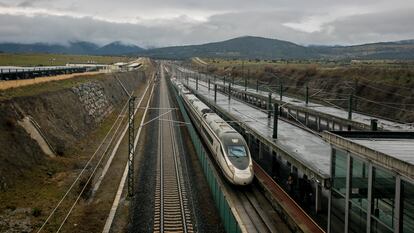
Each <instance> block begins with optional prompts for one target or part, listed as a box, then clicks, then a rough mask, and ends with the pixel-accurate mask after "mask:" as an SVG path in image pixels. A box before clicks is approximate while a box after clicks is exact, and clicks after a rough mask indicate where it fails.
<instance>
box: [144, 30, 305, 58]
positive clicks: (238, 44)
mask: <svg viewBox="0 0 414 233" xmlns="http://www.w3.org/2000/svg"><path fill="white" fill-rule="evenodd" d="M144 54H145V55H148V56H150V57H155V58H166V59H185V58H190V57H226V58H261V59H298V58H311V57H313V54H312V53H311V50H310V49H308V48H307V47H304V46H300V45H297V44H294V43H291V42H288V41H282V40H276V39H268V38H263V37H252V36H245V37H239V38H234V39H230V40H226V41H222V42H215V43H208V44H202V45H189V46H173V47H165V48H158V49H151V50H147V51H146V52H145V53H144Z"/></svg>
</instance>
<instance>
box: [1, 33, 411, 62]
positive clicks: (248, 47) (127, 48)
mask: <svg viewBox="0 0 414 233" xmlns="http://www.w3.org/2000/svg"><path fill="white" fill-rule="evenodd" d="M0 51H1V52H5V53H56V54H76V55H79V54H87V55H140V56H148V57H152V58H162V59H187V58H191V57H217V58H243V59H256V58H257V59H347V60H349V59H391V60H413V59H414V40H405V41H397V42H380V43H372V44H363V45H354V46H301V45H298V44H295V43H292V42H289V41H283V40H277V39H269V38H263V37H253V36H244V37H238V38H234V39H230V40H226V41H221V42H214V43H207V44H201V45H187V46H172V47H164V48H154V49H147V50H145V49H143V48H140V47H138V46H136V45H131V44H124V43H122V42H119V41H117V42H113V43H110V44H107V45H105V46H102V47H100V46H98V45H96V44H93V43H89V42H83V41H80V42H71V43H69V44H68V45H66V46H65V45H56V44H44V43H35V44H18V43H3V44H0Z"/></svg>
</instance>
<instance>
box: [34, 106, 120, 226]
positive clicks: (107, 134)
mask: <svg viewBox="0 0 414 233" xmlns="http://www.w3.org/2000/svg"><path fill="white" fill-rule="evenodd" d="M127 104H128V101H127V102H126V103H125V105H124V106H123V108H122V109H121V112H120V114H119V116H118V118H117V120H116V121H115V122H114V123H113V124H112V126H111V128H110V129H109V131H108V132H107V133H106V135H105V137H104V139H103V140H102V142H101V143H100V144H99V146H98V147H97V148H96V150H95V152H94V153H93V154H92V156H91V157H90V158H89V160H88V162H87V163H86V164H85V166H84V167H83V169H82V170H81V172H80V173H79V175H78V176H77V177H76V179H75V180H74V181H73V183H72V184H71V186H70V187H69V189H68V190H67V191H66V193H65V194H64V195H63V197H62V198H61V199H60V200H59V202H58V203H57V205H56V206H55V207H54V208H53V210H52V212H51V213H50V214H49V216H48V217H47V218H46V220H45V221H44V222H43V224H42V226H41V227H40V228H39V230H38V231H37V232H38V233H39V232H41V231H42V230H43V228H44V227H45V226H46V224H47V223H48V222H49V220H50V219H51V218H52V216H53V215H54V214H55V212H56V210H57V209H58V208H59V206H60V205H61V204H62V202H63V201H64V200H65V199H66V197H67V196H68V194H69V193H70V191H71V190H72V189H73V187H74V186H75V184H76V183H77V182H78V180H79V179H80V177H81V176H82V175H83V173H84V172H85V170H86V168H87V167H88V166H89V164H90V163H91V162H92V160H93V159H94V158H95V156H96V154H97V153H98V151H99V150H100V149H101V147H102V145H103V144H104V142H105V141H106V139H107V138H108V136H109V134H110V132H111V131H112V129H113V128H114V127H115V125H116V124H117V123H119V122H118V120H119V119H122V115H123V112H124V110H125V109H126V106H127ZM121 122H122V120H121ZM114 134H116V132H115V133H114Z"/></svg>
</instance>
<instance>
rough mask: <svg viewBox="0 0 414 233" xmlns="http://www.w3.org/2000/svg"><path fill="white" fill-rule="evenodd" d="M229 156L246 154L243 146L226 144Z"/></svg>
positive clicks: (243, 155)
mask: <svg viewBox="0 0 414 233" xmlns="http://www.w3.org/2000/svg"><path fill="white" fill-rule="evenodd" d="M228 156H229V157H245V156H247V153H246V148H244V146H228Z"/></svg>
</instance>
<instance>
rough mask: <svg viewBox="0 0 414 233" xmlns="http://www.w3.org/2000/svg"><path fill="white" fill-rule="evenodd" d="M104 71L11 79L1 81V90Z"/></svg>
mask: <svg viewBox="0 0 414 233" xmlns="http://www.w3.org/2000/svg"><path fill="white" fill-rule="evenodd" d="M101 73H103V72H86V73H78V74H63V75H57V76H53V77H40V78H33V79H22V80H9V81H0V90H6V89H10V88H16V87H22V86H28V85H33V84H38V83H44V82H50V81H56V80H64V79H70V78H75V77H78V76H94V75H97V74H101Z"/></svg>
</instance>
